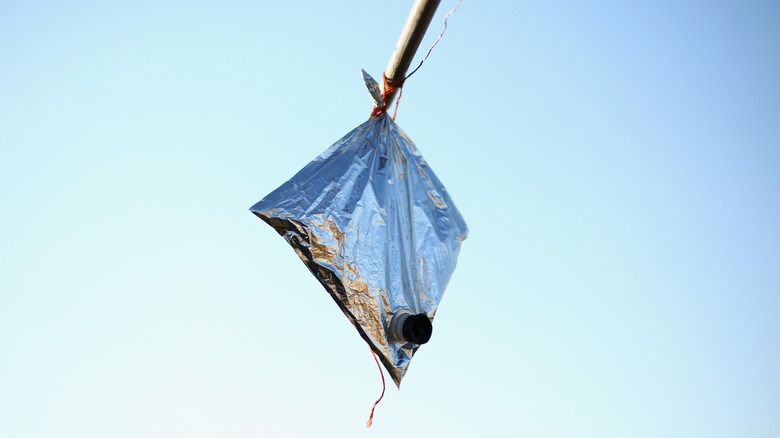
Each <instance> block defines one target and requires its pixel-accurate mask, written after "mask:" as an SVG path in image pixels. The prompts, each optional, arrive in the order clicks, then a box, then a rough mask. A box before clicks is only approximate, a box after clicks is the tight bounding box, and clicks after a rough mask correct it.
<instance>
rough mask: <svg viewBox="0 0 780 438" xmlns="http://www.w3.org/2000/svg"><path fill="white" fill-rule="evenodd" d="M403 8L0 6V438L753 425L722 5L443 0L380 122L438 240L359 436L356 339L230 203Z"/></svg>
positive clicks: (739, 44) (757, 44)
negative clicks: (400, 147) (435, 212)
mask: <svg viewBox="0 0 780 438" xmlns="http://www.w3.org/2000/svg"><path fill="white" fill-rule="evenodd" d="M411 3H412V2H411V1H397V2H389V1H388V2H368V1H357V0H353V1H338V2H335V1H334V2H314V1H309V2H307V1H299V2H263V1H259V2H257V1H226V2H225V1H222V2H217V1H201V2H192V1H187V2H185V1H169V0H162V1H160V0H155V1H144V0H141V1H134V2H89V1H81V2H72V3H70V4H66V3H65V2H46V1H41V2H31V1H3V2H2V3H0V60H1V61H0V152H2V153H1V154H0V190H1V191H2V192H1V193H2V203H1V204H0V205H1V207H0V208H2V211H1V213H2V214H1V215H0V225H1V226H0V436H2V437H4V438H16V437H42V438H43V437H45V438H50V437H58V438H60V437H80V438H84V437H101V438H102V437H133V438H136V437H216V436H219V437H259V436H279V437H314V436H339V437H343V436H350V437H351V436H374V437H386V436H387V437H389V436H392V437H398V436H410V437H416V436H421V437H422V436H424V437H431V436H446V437H474V436H496V437H498V436H501V437H504V436H520V437H632V438H633V437H654V438H655V437H681V438H682V437H686V438H687V437H692V436H699V437H710V438H712V437H736V436H740V437H767V438H769V437H772V438H775V437H778V436H780V415H779V414H778V413H780V336H779V335H780V318H779V315H780V171H779V170H780V3H777V2H772V1H744V0H740V1H736V0H735V1H715V2H713V1H703V0H702V1H694V0H689V1H678V0H674V1H672V0H661V1H636V2H618V1H598V0H596V1H590V2H578V1H545V2H515V1H493V2H485V1H469V0H466V1H465V2H464V3H463V5H462V6H461V8H460V9H459V10H458V11H457V12H456V13H455V14H454V15H453V16H452V17H451V18H450V20H449V29H448V31H447V33H446V34H445V36H444V39H443V40H442V42H441V43H440V44H439V45H438V46H437V48H436V49H435V50H434V52H433V54H432V55H431V57H430V58H429V59H428V61H427V62H426V64H425V65H424V67H423V68H422V69H421V70H420V71H419V72H418V73H417V74H415V76H413V77H412V78H411V79H410V80H409V82H408V83H407V84H406V87H405V89H404V93H403V99H402V101H401V105H400V108H399V111H398V117H397V119H396V121H397V123H398V124H399V125H400V126H401V128H402V129H403V130H404V131H405V132H406V133H407V134H408V135H409V136H410V137H411V138H412V140H413V141H414V142H415V143H416V145H417V147H418V148H419V149H420V151H421V152H422V154H423V156H424V157H425V158H426V160H427V161H428V163H429V164H430V165H431V167H432V168H433V169H434V170H435V172H436V173H437V175H438V176H439V178H440V179H441V180H442V181H443V182H444V184H445V185H446V186H447V188H448V190H449V192H450V194H451V195H452V197H453V199H454V200H455V203H456V204H457V206H458V208H459V209H460V211H461V213H462V214H463V216H464V217H465V218H466V221H467V223H468V224H469V227H470V236H469V238H468V239H467V240H466V242H465V243H464V246H463V248H462V251H461V254H460V260H459V264H458V268H457V269H456V270H455V274H454V276H453V277H452V280H451V281H450V285H449V287H448V289H447V293H446V294H445V296H444V299H443V301H442V304H441V306H440V307H439V311H438V313H437V317H436V327H435V331H434V335H433V338H432V340H431V342H430V343H429V344H427V345H425V346H424V347H423V348H421V349H420V351H419V352H418V354H417V355H416V356H415V358H414V360H413V361H412V364H411V366H410V368H409V372H408V374H407V375H406V378H405V379H404V382H403V385H402V386H401V390H400V391H396V390H395V389H394V388H393V387H392V386H388V392H387V394H386V396H385V400H383V401H382V402H381V403H380V404H379V406H378V407H377V411H376V416H375V421H374V427H373V428H372V429H370V430H366V429H365V427H364V423H365V421H366V419H367V417H368V413H369V410H370V407H371V404H372V402H373V401H374V399H375V398H376V397H377V396H378V394H379V392H380V390H381V383H380V379H379V375H378V372H377V369H376V365H375V363H374V359H373V358H372V356H371V354H370V352H369V349H368V348H367V346H366V345H365V343H364V342H363V340H362V339H361V338H360V337H359V336H358V334H357V332H356V331H355V329H354V328H353V327H352V326H351V325H350V323H349V322H348V321H347V319H346V318H345V317H344V316H343V314H342V313H341V312H340V311H339V309H338V308H337V306H336V305H335V304H334V303H333V301H332V300H331V298H330V297H329V296H328V295H327V294H326V293H325V292H324V290H323V289H322V287H321V286H320V285H319V284H318V283H317V281H316V280H315V279H314V278H313V277H312V276H311V275H310V274H309V272H308V270H307V269H306V267H305V266H304V265H303V264H302V263H301V262H300V260H299V259H298V258H297V256H296V255H295V254H294V252H293V251H292V250H291V249H290V248H289V246H288V245H287V244H286V242H284V240H283V239H281V238H280V237H279V236H278V235H277V234H276V233H275V232H274V231H273V230H272V229H271V228H270V227H268V226H267V225H265V224H264V223H263V222H262V221H260V220H258V219H257V218H256V217H254V216H253V215H252V214H250V213H249V211H248V208H249V207H250V206H251V205H252V204H254V203H255V202H256V201H258V200H259V199H261V198H262V197H263V196H265V195H266V194H267V193H269V192H270V191H272V190H273V189H275V188H276V187H277V186H279V185H280V184H282V183H283V182H284V181H286V180H287V179H289V178H290V177H291V176H292V175H293V174H294V173H295V172H297V171H298V170H299V169H300V168H301V167H303V166H304V165H305V164H306V163H308V162H309V161H310V160H311V159H313V158H314V157H315V156H316V155H318V154H319V153H320V152H322V151H323V150H324V149H325V148H327V147H328V146H329V145H330V144H332V143H333V142H335V141H336V140H338V139H339V138H340V137H341V136H343V135H344V134H346V133H347V132H349V131H350V130H351V129H353V128H354V127H356V126H357V125H359V124H360V123H362V122H363V121H365V120H366V119H367V118H368V115H369V113H370V111H371V107H372V104H371V99H370V97H369V95H368V93H367V91H366V90H365V87H364V85H363V83H362V80H361V77H360V70H361V68H365V69H366V70H367V71H368V72H369V73H371V74H372V75H373V76H374V77H377V78H378V77H381V74H382V71H383V70H384V68H385V66H386V63H387V61H388V59H389V57H390V54H391V52H392V49H393V46H394V44H395V41H396V39H397V38H398V35H399V33H400V30H401V28H402V26H403V23H404V21H405V19H406V16H407V14H408V11H409V9H410V7H411ZM454 3H455V1H454V0H453V1H444V2H442V5H441V6H440V10H439V13H438V14H437V16H436V18H434V21H433V24H432V26H431V29H430V31H429V33H428V36H427V37H426V39H425V41H424V42H423V45H422V47H423V50H422V51H424V50H425V49H427V48H428V47H429V46H430V44H431V43H432V41H433V39H435V37H436V35H437V34H438V33H439V31H440V29H441V27H442V24H443V17H444V14H445V13H446V12H447V10H449V9H450V8H451V7H452V6H453V5H454Z"/></svg>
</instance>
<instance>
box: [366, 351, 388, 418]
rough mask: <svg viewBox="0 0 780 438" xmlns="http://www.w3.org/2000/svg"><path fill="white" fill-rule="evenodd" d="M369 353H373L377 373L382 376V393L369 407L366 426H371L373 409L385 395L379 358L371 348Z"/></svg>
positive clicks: (383, 377) (383, 374) (383, 376)
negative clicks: (369, 413)
mask: <svg viewBox="0 0 780 438" xmlns="http://www.w3.org/2000/svg"><path fill="white" fill-rule="evenodd" d="M371 354H373V355H374V360H375V361H376V366H377V367H379V375H380V376H382V394H381V395H380V396H379V398H378V399H376V401H375V402H374V406H373V407H371V415H369V417H368V421H367V422H366V427H371V424H372V423H373V422H374V409H376V405H377V404H379V401H380V400H382V397H384V396H385V373H383V372H382V365H380V364H379V358H378V357H376V353H374V350H371Z"/></svg>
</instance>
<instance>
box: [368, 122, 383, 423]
mask: <svg viewBox="0 0 780 438" xmlns="http://www.w3.org/2000/svg"><path fill="white" fill-rule="evenodd" d="M372 117H373V116H372ZM371 354H373V355H374V360H375V361H376V366H377V367H378V368H379V375H380V376H382V394H381V395H380V396H379V398H378V399H376V401H375V402H374V406H372V407H371V415H369V416H368V421H367V422H366V427H371V424H372V423H373V422H374V409H376V405H377V404H379V401H380V400H382V397H384V396H385V373H383V372H382V365H380V364H379V358H378V357H376V353H374V350H371Z"/></svg>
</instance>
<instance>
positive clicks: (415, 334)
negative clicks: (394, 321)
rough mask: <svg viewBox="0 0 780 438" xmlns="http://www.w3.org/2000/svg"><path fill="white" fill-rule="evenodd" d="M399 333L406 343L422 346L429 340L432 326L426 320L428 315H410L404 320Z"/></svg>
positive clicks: (428, 320)
mask: <svg viewBox="0 0 780 438" xmlns="http://www.w3.org/2000/svg"><path fill="white" fill-rule="evenodd" d="M401 332H402V333H403V336H404V339H406V340H407V341H409V342H411V343H413V344H424V343H426V342H428V341H430V340H431V335H432V334H433V324H432V323H431V320H430V319H428V315H426V314H424V313H418V314H417V315H410V316H408V317H407V318H406V319H405V320H404V325H403V328H402V329H401Z"/></svg>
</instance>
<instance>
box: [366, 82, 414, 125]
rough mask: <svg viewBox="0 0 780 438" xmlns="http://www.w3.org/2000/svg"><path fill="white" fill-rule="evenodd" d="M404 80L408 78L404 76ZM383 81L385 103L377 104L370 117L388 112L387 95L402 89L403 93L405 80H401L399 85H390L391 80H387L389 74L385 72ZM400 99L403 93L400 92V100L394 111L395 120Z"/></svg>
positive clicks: (383, 99)
mask: <svg viewBox="0 0 780 438" xmlns="http://www.w3.org/2000/svg"><path fill="white" fill-rule="evenodd" d="M404 80H406V78H404ZM382 82H383V86H382V89H383V90H384V91H382V96H381V97H382V102H384V104H383V105H382V106H375V107H374V110H373V111H371V117H369V118H372V117H374V116H376V115H377V114H382V113H384V112H387V100H386V99H387V96H389V95H390V94H391V93H393V92H394V91H395V90H400V91H401V93H403V86H404V82H403V81H401V83H400V84H399V85H397V86H392V85H390V83H389V82H387V76H385V75H384V73H383V74H382ZM399 100H401V95H400V94H399V95H398V100H396V101H395V111H393V120H395V114H396V113H397V112H398V101H399Z"/></svg>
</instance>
